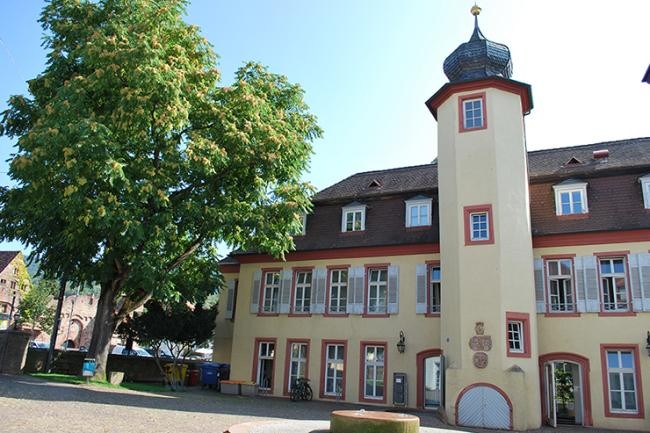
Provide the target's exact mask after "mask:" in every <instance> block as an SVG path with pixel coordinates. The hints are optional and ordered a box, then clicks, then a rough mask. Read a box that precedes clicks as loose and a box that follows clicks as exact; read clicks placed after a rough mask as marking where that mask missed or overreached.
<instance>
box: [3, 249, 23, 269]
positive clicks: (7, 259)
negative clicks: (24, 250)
mask: <svg viewBox="0 0 650 433" xmlns="http://www.w3.org/2000/svg"><path fill="white" fill-rule="evenodd" d="M18 254H20V251H0V272H2V271H4V270H5V268H6V267H7V266H9V263H11V261H12V260H13V259H15V258H16V256H17V255H18Z"/></svg>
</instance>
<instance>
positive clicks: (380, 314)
mask: <svg viewBox="0 0 650 433" xmlns="http://www.w3.org/2000/svg"><path fill="white" fill-rule="evenodd" d="M361 317H368V318H375V317H390V314H388V313H363V314H362V315H361Z"/></svg>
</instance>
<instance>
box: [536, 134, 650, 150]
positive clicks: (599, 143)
mask: <svg viewBox="0 0 650 433" xmlns="http://www.w3.org/2000/svg"><path fill="white" fill-rule="evenodd" d="M639 140H650V137H635V138H624V139H622V140H609V141H599V142H597V143H589V144H578V145H576V146H560V147H551V148H548V149H539V150H529V151H528V154H531V153H544V152H557V151H558V150H569V149H579V148H584V147H589V146H598V145H602V144H612V145H615V146H616V145H619V144H621V143H624V142H626V143H629V142H632V141H639Z"/></svg>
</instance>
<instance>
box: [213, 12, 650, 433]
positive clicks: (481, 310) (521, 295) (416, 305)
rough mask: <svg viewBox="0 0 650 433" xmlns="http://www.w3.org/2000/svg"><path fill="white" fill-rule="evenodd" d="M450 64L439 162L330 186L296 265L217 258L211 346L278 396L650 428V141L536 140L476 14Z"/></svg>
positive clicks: (516, 86)
mask: <svg viewBox="0 0 650 433" xmlns="http://www.w3.org/2000/svg"><path fill="white" fill-rule="evenodd" d="M473 13H474V15H475V17H476V16H477V15H478V13H479V10H478V9H477V8H474V9H473ZM444 68H445V73H446V74H447V76H448V78H449V80H450V81H449V82H448V83H446V84H445V85H443V86H442V87H441V88H440V89H439V90H438V91H437V92H436V93H435V94H434V95H433V96H432V97H431V98H430V99H429V100H428V101H427V102H426V105H427V107H428V109H429V110H430V111H431V113H432V114H433V116H434V117H435V119H436V120H437V122H438V151H439V155H438V158H437V160H436V161H435V162H434V163H433V164H426V165H421V166H414V167H404V168H397V169H392V170H381V171H374V172H365V173H358V174H355V175H353V176H350V177H349V178H347V179H344V180H343V181H341V182H339V183H337V184H335V185H333V186H331V187H329V188H326V189H324V190H323V191H320V192H319V193H318V194H316V195H315V196H314V198H313V204H314V208H313V211H312V213H310V214H309V215H307V216H306V217H305V219H304V224H303V233H301V234H299V235H297V236H296V237H295V243H296V250H295V251H293V252H291V253H289V254H287V256H286V261H277V260H273V259H272V258H270V257H268V256H266V255H264V254H259V253H255V252H239V253H236V254H233V255H232V256H231V257H229V258H228V259H227V260H226V261H224V262H223V263H222V266H221V270H222V272H224V275H225V276H226V280H227V283H228V290H227V291H225V292H224V293H223V295H222V299H221V305H222V307H221V310H222V311H221V312H220V313H219V316H218V319H217V327H216V332H215V341H214V358H215V360H216V361H221V362H228V363H230V364H231V378H232V379H240V380H247V381H248V380H252V381H255V382H257V383H258V384H259V387H260V391H261V392H262V393H267V394H269V395H273V396H283V395H288V392H289V389H290V387H291V385H292V383H293V381H294V380H295V379H296V378H297V377H307V378H309V379H310V380H311V383H312V387H313V389H314V393H315V397H316V398H320V399H333V400H341V401H347V402H354V403H364V404H376V405H382V406H384V405H393V404H398V405H406V406H408V407H416V408H422V409H431V410H439V411H440V412H441V414H443V416H445V417H446V419H447V421H448V422H449V423H451V424H458V425H464V426H475V427H490V428H503V429H516V430H526V429H534V428H538V427H539V426H540V425H541V424H543V423H546V424H551V425H556V424H558V423H568V424H577V425H584V426H596V427H603V428H622V429H629V430H650V419H649V416H650V415H648V414H646V411H645V406H644V392H643V390H644V388H645V389H650V359H649V355H650V352H648V351H649V350H650V347H648V349H646V345H648V346H650V334H647V333H648V332H649V331H650V138H639V139H629V140H621V141H616V142H607V143H597V144H590V145H582V146H574V147H568V148H560V149H550V150H542V151H535V152H528V151H527V150H526V141H525V128H524V117H525V116H526V115H528V114H529V113H530V112H531V110H532V108H533V103H532V91H531V87H530V86H529V85H528V84H525V83H521V82H517V81H515V80H512V79H511V78H510V77H511V71H512V67H511V60H510V52H509V50H508V48H507V47H506V46H504V45H501V44H497V43H494V42H492V41H489V40H487V39H486V38H485V37H484V36H483V34H482V33H481V31H480V29H479V27H478V23H477V22H476V23H475V29H474V33H473V34H472V36H471V38H470V40H469V41H468V42H467V43H465V44H462V45H461V46H459V47H458V49H456V50H455V51H454V52H453V53H452V54H451V55H450V56H449V57H448V58H447V59H446V60H445V64H444ZM646 338H648V339H649V340H648V341H646ZM396 373H397V374H396Z"/></svg>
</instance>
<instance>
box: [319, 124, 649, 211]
mask: <svg viewBox="0 0 650 433" xmlns="http://www.w3.org/2000/svg"><path fill="white" fill-rule="evenodd" d="M598 150H608V151H609V156H608V157H607V158H602V159H594V158H593V152H594V151H598ZM572 158H575V159H576V160H578V161H579V163H577V164H567V163H568V162H569V161H570V160H571V159H572ZM643 168H647V169H648V170H649V171H650V137H644V138H633V139H628V140H618V141H606V142H602V143H594V144H586V145H582V146H573V147H562V148H557V149H545V150H537V151H532V152H528V171H529V178H530V181H531V182H533V183H534V182H541V181H544V180H549V179H566V178H570V177H581V176H587V177H592V176H598V175H600V174H602V173H603V172H611V173H614V172H616V171H618V172H621V171H629V170H631V169H633V170H636V169H643ZM373 181H377V182H378V183H380V185H381V186H379V187H371V186H370V184H371V183H372V182H373ZM437 187H438V165H437V164H435V163H434V164H425V165H416V166H412V167H400V168H392V169H388V170H377V171H367V172H363V173H357V174H353V175H352V176H350V177H348V178H346V179H343V180H342V181H340V182H338V183H335V184H334V185H332V186H330V187H327V188H325V189H323V190H322V191H320V192H319V193H318V194H316V195H315V196H314V198H313V201H314V202H315V203H318V202H324V201H338V200H352V199H361V198H370V197H377V196H384V195H391V194H401V193H408V192H417V191H431V190H433V189H436V188H437Z"/></svg>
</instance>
